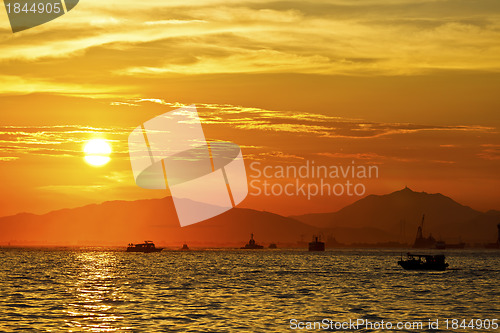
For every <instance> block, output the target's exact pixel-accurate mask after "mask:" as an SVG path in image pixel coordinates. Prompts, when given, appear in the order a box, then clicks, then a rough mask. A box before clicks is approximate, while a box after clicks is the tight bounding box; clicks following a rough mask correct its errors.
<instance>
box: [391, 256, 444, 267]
mask: <svg viewBox="0 0 500 333" xmlns="http://www.w3.org/2000/svg"><path fill="white" fill-rule="evenodd" d="M407 256H408V258H407V259H406V260H403V257H402V256H401V260H399V261H398V265H400V266H401V267H403V268H404V269H407V270H428V271H444V270H445V269H446V267H448V264H447V263H446V262H445V257H444V255H442V254H438V255H430V254H412V253H407Z"/></svg>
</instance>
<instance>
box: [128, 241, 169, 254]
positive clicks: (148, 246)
mask: <svg viewBox="0 0 500 333" xmlns="http://www.w3.org/2000/svg"><path fill="white" fill-rule="evenodd" d="M161 250H163V249H162V248H159V247H156V246H155V244H154V243H153V242H152V241H145V242H144V243H140V244H132V243H130V244H129V245H128V247H127V252H143V253H151V252H160V251H161Z"/></svg>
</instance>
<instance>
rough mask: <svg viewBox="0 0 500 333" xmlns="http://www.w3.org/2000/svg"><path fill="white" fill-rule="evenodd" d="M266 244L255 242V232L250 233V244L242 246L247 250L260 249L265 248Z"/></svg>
mask: <svg viewBox="0 0 500 333" xmlns="http://www.w3.org/2000/svg"><path fill="white" fill-rule="evenodd" d="M263 248H264V246H262V245H258V244H257V243H255V240H254V239H253V234H250V240H249V241H248V244H246V245H245V246H243V247H242V249H245V250H249V249H250V250H260V249H263Z"/></svg>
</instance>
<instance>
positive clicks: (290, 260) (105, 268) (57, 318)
mask: <svg viewBox="0 0 500 333" xmlns="http://www.w3.org/2000/svg"><path fill="white" fill-rule="evenodd" d="M445 254H446V255H447V261H448V262H449V264H450V268H454V270H448V271H445V272H408V271H403V270H402V269H401V268H399V266H398V265H397V260H398V259H399V252H397V251H394V250H329V251H326V252H324V253H309V252H307V251H304V250H261V251H258V250H257V251H256V250H205V251H191V252H179V251H163V252H161V253H154V254H142V253H125V252H122V251H117V250H113V249H91V248H80V249H12V248H8V249H7V248H4V249H0V288H1V289H0V331H1V332H17V331H18V332H30V331H32V332H290V331H300V330H299V329H298V327H299V326H298V325H304V326H300V327H304V328H306V326H305V325H307V322H311V325H312V324H313V323H314V322H321V321H323V320H331V321H332V322H333V323H335V322H338V323H341V322H347V321H349V320H351V321H356V320H358V319H363V320H367V321H370V322H372V324H373V323H377V322H378V323H380V322H381V321H382V320H383V321H384V322H385V323H387V322H390V323H391V324H396V323H397V322H400V323H407V322H411V323H418V322H421V323H423V324H424V326H423V328H422V329H419V328H416V327H409V326H407V328H406V329H403V330H400V331H401V332H421V331H438V330H430V329H429V328H428V327H427V325H428V320H429V319H432V320H435V319H439V325H440V326H439V329H440V330H439V331H442V332H443V331H452V329H451V328H450V329H446V327H445V326H444V320H446V319H460V320H463V319H466V320H468V323H469V321H470V320H471V319H474V320H476V319H481V320H485V319H490V320H491V319H497V320H498V318H499V317H500V316H499V314H500V286H499V281H500V251H472V250H470V251H469V250H465V251H464V250H462V251H459V250H453V251H452V250H450V251H445ZM299 323H302V324H299ZM481 323H483V321H481ZM484 323H485V324H486V321H484ZM330 324H331V323H330ZM450 324H451V322H450ZM333 327H334V326H330V327H329V328H328V329H329V330H335V329H334V328H333ZM417 327H418V326H417ZM292 328H296V329H295V330H293V329H292ZM310 328H311V327H310ZM316 328H319V327H318V326H316ZM322 328H323V329H326V327H324V326H323V327H322ZM332 328H333V329H332ZM361 328H363V327H362V326H361ZM351 330H352V327H351ZM303 331H312V330H303ZM365 331H385V332H387V331H388V330H387V329H383V327H378V328H377V327H372V329H368V330H365ZM392 331H396V330H392ZM454 331H457V332H472V331H474V332H483V331H484V332H486V331H488V332H492V331H500V330H498V329H497V330H494V329H493V328H492V327H490V328H489V329H484V327H482V328H479V326H476V328H475V329H471V328H470V327H469V328H468V329H462V328H459V329H456V330H454Z"/></svg>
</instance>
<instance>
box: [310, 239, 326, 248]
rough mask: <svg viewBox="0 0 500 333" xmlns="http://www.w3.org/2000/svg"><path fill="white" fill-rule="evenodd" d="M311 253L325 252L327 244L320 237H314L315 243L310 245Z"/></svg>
mask: <svg viewBox="0 0 500 333" xmlns="http://www.w3.org/2000/svg"><path fill="white" fill-rule="evenodd" d="M309 251H325V243H324V242H322V241H321V239H320V238H319V237H318V236H313V241H312V242H310V243H309Z"/></svg>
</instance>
